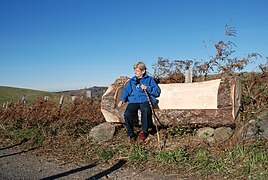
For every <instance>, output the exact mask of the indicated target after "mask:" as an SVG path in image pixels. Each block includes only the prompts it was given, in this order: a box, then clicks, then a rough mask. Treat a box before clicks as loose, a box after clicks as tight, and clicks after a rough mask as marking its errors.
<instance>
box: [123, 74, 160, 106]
mask: <svg viewBox="0 0 268 180" xmlns="http://www.w3.org/2000/svg"><path fill="white" fill-rule="evenodd" d="M142 84H143V85H145V86H147V89H146V91H147V92H148V95H149V97H150V100H151V101H152V103H155V102H156V97H158V96H159V95H160V88H159V86H158V85H157V84H156V82H155V80H154V79H153V78H152V77H151V76H148V75H147V74H145V75H144V76H143V77H142V78H141V79H140V80H139V81H137V77H136V76H134V77H132V78H131V79H130V80H129V81H128V83H127V84H126V86H125V88H124V91H123V94H122V97H121V100H122V101H124V102H128V103H142V102H148V99H147V97H146V94H145V92H144V91H143V90H142V89H141V85H142Z"/></svg>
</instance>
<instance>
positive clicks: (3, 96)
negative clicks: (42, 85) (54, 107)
mask: <svg viewBox="0 0 268 180" xmlns="http://www.w3.org/2000/svg"><path fill="white" fill-rule="evenodd" d="M22 96H25V99H26V103H27V104H28V103H32V102H33V101H35V100H36V98H37V97H39V96H49V97H50V98H56V97H59V96H60V95H59V94H57V93H52V92H45V91H38V90H32V89H23V88H15V87H7V86H0V104H1V105H2V104H3V103H5V102H10V101H12V102H17V101H18V100H20V99H21V98H22Z"/></svg>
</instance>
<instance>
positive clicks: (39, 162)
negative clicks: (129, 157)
mask: <svg viewBox="0 0 268 180" xmlns="http://www.w3.org/2000/svg"><path fill="white" fill-rule="evenodd" d="M32 151H34V149H27V150H21V149H20V148H18V146H13V147H12V146H11V147H1V146H0V179H12V180H13V179H14V180H15V179H27V180H30V179H120V180H121V179H133V180H136V179H137V180H138V179H139V180H140V179H148V180H149V179H154V180H158V179H159V180H160V179H161V180H165V179H166V180H172V179H189V178H183V177H182V176H178V175H164V174H163V173H161V172H158V171H150V170H146V169H145V170H143V171H137V170H135V169H129V168H126V167H125V165H126V164H127V163H128V162H127V161H125V160H118V162H116V163H114V164H99V163H98V162H95V163H92V164H78V163H71V164H66V163H64V162H56V161H49V160H48V159H45V158H44V157H40V156H36V155H33V154H32V153H31V152H32Z"/></svg>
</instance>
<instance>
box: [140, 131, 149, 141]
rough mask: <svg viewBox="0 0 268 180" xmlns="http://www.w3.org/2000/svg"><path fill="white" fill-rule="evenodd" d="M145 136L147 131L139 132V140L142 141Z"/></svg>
mask: <svg viewBox="0 0 268 180" xmlns="http://www.w3.org/2000/svg"><path fill="white" fill-rule="evenodd" d="M146 138H147V133H144V132H142V131H141V132H140V134H139V141H141V142H144V141H145V139H146Z"/></svg>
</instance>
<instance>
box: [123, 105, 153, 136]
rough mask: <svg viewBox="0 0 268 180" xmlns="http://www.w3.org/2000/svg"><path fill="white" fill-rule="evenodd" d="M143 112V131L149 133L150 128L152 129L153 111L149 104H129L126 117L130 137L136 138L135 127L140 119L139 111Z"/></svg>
mask: <svg viewBox="0 0 268 180" xmlns="http://www.w3.org/2000/svg"><path fill="white" fill-rule="evenodd" d="M139 109H140V111H141V130H142V132H144V133H148V128H151V127H152V125H153V124H152V110H151V108H150V105H149V102H143V103H130V104H128V106H127V108H126V111H125V114H124V117H125V123H126V128H127V134H128V136H130V137H131V136H134V135H135V133H134V131H133V125H134V122H135V120H136V118H137V117H138V110H139Z"/></svg>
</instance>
